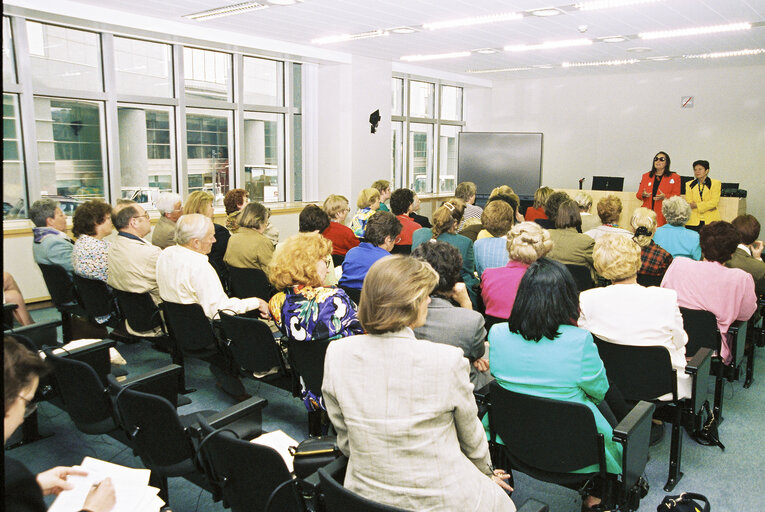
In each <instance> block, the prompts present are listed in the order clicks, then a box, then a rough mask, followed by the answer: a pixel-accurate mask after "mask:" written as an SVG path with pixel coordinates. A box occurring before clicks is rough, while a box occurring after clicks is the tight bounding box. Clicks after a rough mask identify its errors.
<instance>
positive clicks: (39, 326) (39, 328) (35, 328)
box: [5, 320, 62, 350]
mask: <svg viewBox="0 0 765 512" xmlns="http://www.w3.org/2000/svg"><path fill="white" fill-rule="evenodd" d="M61 324H62V322H61V320H53V321H51V322H41V323H35V324H31V325H25V326H22V327H17V328H15V329H8V330H7V331H5V334H10V335H11V336H13V335H16V334H20V335H22V336H26V337H27V338H29V340H30V341H31V342H32V343H34V345H35V348H36V349H37V350H42V349H43V347H46V346H51V347H55V346H61V343H59V341H58V333H57V332H56V328H57V327H59V326H60V325H61ZM51 342H52V343H53V345H51Z"/></svg>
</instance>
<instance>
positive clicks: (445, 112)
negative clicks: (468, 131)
mask: <svg viewBox="0 0 765 512" xmlns="http://www.w3.org/2000/svg"><path fill="white" fill-rule="evenodd" d="M441 119H446V120H448V121H462V87H451V86H448V85H444V86H443V87H441Z"/></svg>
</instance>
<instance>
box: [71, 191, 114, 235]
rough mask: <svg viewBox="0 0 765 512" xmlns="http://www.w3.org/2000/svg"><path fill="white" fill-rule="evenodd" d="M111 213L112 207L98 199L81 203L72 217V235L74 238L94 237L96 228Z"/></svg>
mask: <svg viewBox="0 0 765 512" xmlns="http://www.w3.org/2000/svg"><path fill="white" fill-rule="evenodd" d="M111 213H112V205H110V204H109V203H105V202H103V201H101V200H99V199H95V200H93V201H86V202H84V203H82V204H81V205H80V206H78V207H77V209H76V210H75V211H74V215H73V216H72V233H73V234H74V236H76V237H79V236H81V235H90V236H93V235H95V234H96V226H97V225H98V224H101V223H103V222H104V221H105V220H106V216H107V215H111Z"/></svg>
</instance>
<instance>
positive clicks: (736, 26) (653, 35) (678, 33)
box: [638, 23, 752, 39]
mask: <svg viewBox="0 0 765 512" xmlns="http://www.w3.org/2000/svg"><path fill="white" fill-rule="evenodd" d="M750 28H752V24H751V23H730V24H728V25H712V26H707V27H692V28H681V29H677V30H658V31H655V32H641V33H640V34H638V36H639V37H640V39H664V38H667V37H684V36H696V35H703V34H718V33H720V32H735V31H738V30H749V29H750Z"/></svg>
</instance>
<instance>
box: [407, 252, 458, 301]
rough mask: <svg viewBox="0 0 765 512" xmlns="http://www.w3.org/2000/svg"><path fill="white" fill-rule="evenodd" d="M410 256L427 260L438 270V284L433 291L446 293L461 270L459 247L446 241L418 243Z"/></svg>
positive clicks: (441, 293) (440, 293)
mask: <svg viewBox="0 0 765 512" xmlns="http://www.w3.org/2000/svg"><path fill="white" fill-rule="evenodd" d="M412 257H413V258H417V259H418V260H422V261H427V262H428V263H430V266H431V267H433V270H435V271H436V272H438V284H437V285H436V289H435V290H433V293H434V294H436V295H448V294H449V293H450V292H451V291H452V289H453V288H454V284H455V283H456V282H457V281H459V278H460V272H461V271H462V255H461V254H460V251H459V249H457V248H456V247H454V246H453V245H451V244H447V243H446V242H430V243H427V244H420V245H418V246H417V247H416V248H415V249H414V251H412Z"/></svg>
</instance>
